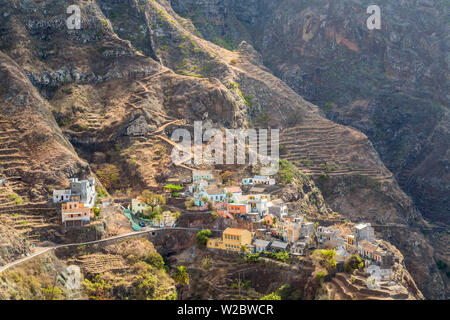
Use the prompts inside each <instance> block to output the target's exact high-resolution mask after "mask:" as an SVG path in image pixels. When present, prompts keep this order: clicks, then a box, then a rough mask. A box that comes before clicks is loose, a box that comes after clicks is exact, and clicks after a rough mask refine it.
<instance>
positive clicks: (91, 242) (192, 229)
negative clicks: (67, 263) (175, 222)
mask: <svg viewBox="0 0 450 320" xmlns="http://www.w3.org/2000/svg"><path fill="white" fill-rule="evenodd" d="M161 230H185V231H199V230H203V228H183V227H174V228H151V227H147V228H146V229H145V230H143V231H136V232H129V233H125V234H121V235H118V236H114V237H110V238H106V239H100V240H95V241H88V242H77V243H68V244H61V245H57V246H53V247H48V248H45V249H43V250H41V251H39V252H35V253H33V254H31V255H30V256H28V257H23V258H21V259H18V260H15V261H13V262H10V263H8V264H6V265H4V266H2V267H0V273H2V272H3V271H5V270H7V269H9V268H11V267H14V266H16V265H19V264H21V263H23V262H26V261H29V260H31V259H33V258H35V257H38V256H40V255H43V254H44V253H47V252H50V251H52V250H56V249H59V248H69V247H74V246H83V245H89V244H96V243H102V242H107V241H112V240H117V239H122V238H128V237H134V236H137V235H141V234H145V233H149V232H154V231H161ZM211 231H215V232H222V231H223V230H215V229H214V230H211Z"/></svg>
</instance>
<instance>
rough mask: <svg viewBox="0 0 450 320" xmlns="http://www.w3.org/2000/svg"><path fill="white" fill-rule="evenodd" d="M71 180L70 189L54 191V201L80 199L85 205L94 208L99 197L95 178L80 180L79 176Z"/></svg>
mask: <svg viewBox="0 0 450 320" xmlns="http://www.w3.org/2000/svg"><path fill="white" fill-rule="evenodd" d="M69 181H70V189H67V190H54V191H53V202H54V203H58V202H68V201H79V202H81V203H83V204H84V206H85V207H88V208H93V207H94V205H95V199H96V198H97V192H96V191H95V179H94V178H89V179H88V180H81V181H79V180H78V178H71V179H69Z"/></svg>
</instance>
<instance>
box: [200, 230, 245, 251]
mask: <svg viewBox="0 0 450 320" xmlns="http://www.w3.org/2000/svg"><path fill="white" fill-rule="evenodd" d="M251 244H252V233H251V232H250V231H248V230H246V229H236V228H227V229H225V231H224V232H223V233H222V238H211V239H208V242H207V243H206V246H207V247H208V248H212V249H220V250H230V251H241V246H249V245H251Z"/></svg>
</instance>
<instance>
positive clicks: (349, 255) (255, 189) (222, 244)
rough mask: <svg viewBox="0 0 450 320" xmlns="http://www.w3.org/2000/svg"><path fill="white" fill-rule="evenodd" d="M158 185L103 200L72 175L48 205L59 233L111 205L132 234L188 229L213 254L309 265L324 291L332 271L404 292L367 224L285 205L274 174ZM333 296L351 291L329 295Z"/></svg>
mask: <svg viewBox="0 0 450 320" xmlns="http://www.w3.org/2000/svg"><path fill="white" fill-rule="evenodd" d="M225 177H226V178H225ZM162 189H163V190H165V192H157V191H154V192H151V191H149V190H144V191H143V192H141V193H140V194H139V195H137V196H132V197H129V198H127V197H125V198H124V197H119V198H118V197H117V195H115V196H112V197H110V196H109V195H107V194H106V193H105V190H104V189H103V188H102V186H101V184H99V183H98V182H97V181H96V179H95V178H94V177H90V178H88V179H79V178H76V177H74V178H71V179H69V180H68V188H65V189H56V190H53V192H52V197H51V199H48V202H50V203H53V205H54V206H56V208H57V210H58V212H59V221H60V228H61V230H62V232H63V233H64V232H67V231H70V232H72V234H73V233H75V234H77V233H82V232H83V230H84V229H85V228H87V227H89V226H90V225H92V223H95V222H97V221H102V220H104V218H105V213H106V212H108V210H109V211H111V210H112V211H114V212H116V213H118V214H119V215H122V216H123V218H124V220H125V221H129V228H130V229H131V230H130V231H131V232H133V231H134V232H138V231H145V230H156V229H167V230H171V229H177V228H179V229H186V230H191V231H192V230H194V231H195V232H197V239H198V240H199V241H198V242H199V244H200V245H203V246H204V248H205V249H206V252H209V253H210V254H212V255H218V256H230V257H233V256H240V257H242V258H243V259H244V260H246V261H248V262H258V261H273V262H275V263H281V264H282V265H286V264H287V265H291V266H293V267H295V268H299V269H302V268H304V267H305V263H306V264H310V263H313V266H314V269H313V276H314V277H315V278H316V279H317V281H319V282H323V281H325V282H326V283H327V285H325V287H328V286H331V289H330V292H334V291H336V290H338V289H336V285H335V287H333V285H332V283H333V282H330V281H332V279H335V278H333V277H334V275H335V274H336V273H337V274H339V273H343V272H346V273H348V272H350V273H351V274H353V275H352V276H351V279H352V281H351V282H352V283H351V285H353V286H355V285H356V284H353V281H358V282H360V285H362V286H363V287H364V288H367V290H372V291H373V290H380V288H382V289H381V290H382V291H383V290H387V289H386V288H389V290H391V291H392V290H394V291H392V292H391V291H389V292H390V293H389V294H388V296H389V297H397V298H402V299H403V298H409V297H410V296H409V294H408V293H407V291H405V290H406V289H405V288H404V286H402V285H401V282H402V281H403V280H402V279H399V278H398V275H397V274H396V269H398V263H402V262H400V261H399V258H398V256H396V254H395V252H393V251H392V250H391V249H390V248H391V247H390V245H389V244H386V243H385V242H384V241H382V240H380V239H377V237H376V236H375V230H374V228H373V227H372V226H371V224H370V223H364V222H360V223H358V224H352V223H349V222H347V221H346V222H345V223H344V224H342V223H341V224H339V223H338V224H336V223H335V222H333V223H331V222H329V221H328V222H327V221H326V220H323V221H319V220H317V219H314V217H311V216H309V215H307V214H305V213H304V212H302V210H298V209H289V203H286V202H285V201H283V199H282V197H281V196H280V195H282V192H281V194H280V190H283V189H282V188H281V185H279V182H278V181H276V179H275V178H272V177H267V176H259V175H250V176H245V175H244V176H242V177H239V179H236V177H233V178H230V177H229V175H228V174H225V175H224V174H223V173H222V174H216V173H215V171H213V170H192V173H191V176H190V177H189V178H188V179H186V178H185V179H175V178H172V179H171V178H169V179H167V181H166V184H165V185H164V186H163V187H162ZM162 189H160V190H162ZM275 191H277V192H275ZM186 215H193V216H199V217H205V216H206V217H208V216H209V217H211V218H212V219H219V220H221V221H222V223H221V225H222V226H223V228H222V229H221V230H215V231H214V232H211V231H210V230H209V227H210V226H209V225H198V224H197V225H196V226H190V225H189V224H188V225H186V224H184V225H183V226H181V225H179V221H180V220H182V219H183V217H184V216H186ZM128 232H129V231H128ZM353 270H354V271H353ZM355 272H359V273H360V274H359V275H357V274H356V273H355ZM358 277H359V278H358ZM336 279H337V278H336ZM355 279H356V280H355ZM333 281H339V280H333ZM337 286H338V287H339V286H340V285H339V284H338V285H337ZM333 288H335V289H333ZM383 288H384V289H383ZM333 290H334V291H333ZM372 291H370V292H372ZM374 292H375V291H374ZM399 292H400V293H399ZM384 294H387V293H384ZM333 297H334V298H336V299H338V298H349V297H350V296H349V295H347V296H346V295H340V296H339V295H338V293H333Z"/></svg>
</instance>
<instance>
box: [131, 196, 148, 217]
mask: <svg viewBox="0 0 450 320" xmlns="http://www.w3.org/2000/svg"><path fill="white" fill-rule="evenodd" d="M148 208H149V206H148V205H147V204H146V203H145V202H144V200H143V199H142V198H141V197H137V198H136V199H132V200H131V211H133V213H134V214H136V213H144V211H145V210H147V209H148Z"/></svg>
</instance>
